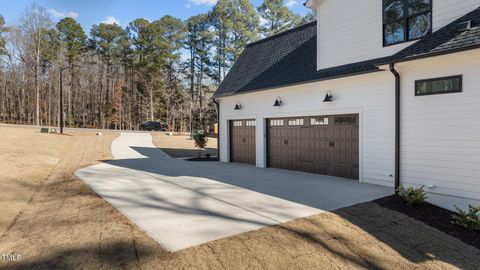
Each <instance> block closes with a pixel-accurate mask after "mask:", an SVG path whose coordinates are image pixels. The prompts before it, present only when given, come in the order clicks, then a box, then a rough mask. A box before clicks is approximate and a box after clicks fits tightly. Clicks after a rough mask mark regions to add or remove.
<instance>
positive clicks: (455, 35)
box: [379, 8, 480, 64]
mask: <svg viewBox="0 0 480 270" xmlns="http://www.w3.org/2000/svg"><path fill="white" fill-rule="evenodd" d="M468 21H470V22H471V29H470V30H462V29H464V28H465V26H466V24H465V22H468ZM475 48H480V8H477V9H475V10H474V11H472V12H470V13H468V14H466V15H465V16H463V17H461V18H459V19H458V20H456V21H454V22H452V23H450V24H448V25H447V26H445V27H443V28H441V29H439V30H438V31H436V32H434V33H432V34H431V35H428V36H426V37H425V38H423V39H422V40H420V41H418V42H417V43H415V44H413V45H411V46H409V47H407V48H405V49H404V50H402V51H400V52H398V53H396V54H394V55H393V56H391V57H389V58H388V59H387V61H385V62H384V63H394V62H402V61H408V60H413V59H419V58H425V57H430V56H435V55H441V54H448V53H452V52H456V51H459V50H469V49H475ZM379 64H380V63H379Z"/></svg>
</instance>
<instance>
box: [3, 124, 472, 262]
mask: <svg viewBox="0 0 480 270" xmlns="http://www.w3.org/2000/svg"><path fill="white" fill-rule="evenodd" d="M116 136H117V135H116V134H115V133H105V134H104V135H103V136H99V137H97V136H95V132H93V131H76V132H71V133H69V136H67V135H64V136H60V135H52V134H40V133H39V132H38V130H37V129H22V128H8V127H2V126H0V188H1V190H2V196H0V203H1V207H0V224H1V225H0V253H1V254H21V255H22V258H23V260H21V261H18V262H8V263H7V262H4V261H0V269H332V268H338V269H372V268H377V269H378V268H380V269H412V268H421V269H438V268H441V269H455V268H463V269H476V268H478V265H480V251H479V250H478V249H475V248H473V247H471V246H469V245H466V244H464V243H463V242H461V241H459V240H457V239H455V238H453V237H451V236H448V235H446V234H444V233H442V232H440V231H438V230H436V229H433V228H431V227H429V226H427V225H425V224H423V223H421V222H419V221H416V220H413V219H411V218H409V217H407V216H405V215H403V214H401V213H399V212H396V211H392V210H389V209H387V208H384V207H381V206H380V205H378V204H376V203H373V202H370V203H365V204H361V205H357V206H353V207H349V208H345V209H340V210H338V211H335V212H333V213H325V214H321V215H317V216H312V217H308V218H304V219H299V220H294V221H291V222H289V223H286V224H281V225H276V226H271V227H266V228H263V229H260V230H257V231H251V232H247V233H244V234H240V235H236V236H233V237H229V238H225V239H221V240H218V241H214V242H210V243H207V244H204V245H200V246H196V247H193V248H189V249H185V250H181V251H178V252H175V253H169V252H167V251H165V250H164V249H162V248H161V246H160V245H159V244H157V243H156V242H155V241H153V240H152V239H151V238H150V237H148V236H147V235H146V234H145V233H144V232H143V231H141V230H140V229H139V228H138V227H137V226H136V225H135V224H133V223H131V222H130V221H129V220H128V219H127V218H126V217H124V216H123V215H122V214H120V213H119V212H118V211H117V210H115V209H114V208H113V207H111V206H110V205H109V204H108V203H107V202H105V201H104V200H103V199H102V198H100V197H99V196H97V195H96V194H95V193H94V192H93V191H92V190H91V189H90V188H89V187H88V186H86V185H85V184H83V182H82V181H81V180H79V179H78V178H77V177H75V176H74V175H73V172H74V171H75V170H77V169H79V168H82V167H86V166H89V165H91V164H95V163H97V162H99V160H105V159H109V158H110V155H111V154H110V144H111V142H112V141H113V140H114V139H115V138H116ZM162 136H163V135H162ZM168 138H170V141H166V139H165V141H163V140H162V137H158V136H155V137H154V142H155V143H156V145H157V146H159V147H161V148H167V149H180V150H181V149H182V147H185V149H186V150H189V151H191V145H189V144H191V143H192V142H191V141H188V143H186V142H185V139H186V138H185V137H183V138H182V137H168ZM159 144H161V145H159ZM183 144H185V145H186V146H182V145H183ZM211 147H213V146H212V145H211ZM158 222H162V220H159V221H158Z"/></svg>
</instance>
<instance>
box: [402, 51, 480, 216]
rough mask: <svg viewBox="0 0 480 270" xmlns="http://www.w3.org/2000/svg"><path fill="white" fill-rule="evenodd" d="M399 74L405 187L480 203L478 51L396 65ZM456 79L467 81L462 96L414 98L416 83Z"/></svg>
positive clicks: (464, 83) (479, 53) (447, 95)
mask: <svg viewBox="0 0 480 270" xmlns="http://www.w3.org/2000/svg"><path fill="white" fill-rule="evenodd" d="M397 69H398V70H399V72H400V74H401V77H402V81H401V85H402V91H401V104H402V105H401V110H402V114H401V131H402V132H401V174H400V175H401V181H402V183H404V184H410V185H414V186H420V185H425V186H429V185H431V184H433V185H434V186H435V187H434V188H427V190H428V191H429V192H432V193H437V194H448V195H453V196H459V197H464V198H470V199H476V200H480V105H479V104H480V50H475V51H468V52H463V53H456V54H451V55H446V56H441V57H434V58H429V59H423V60H418V61H413V62H408V63H403V64H398V68H397ZM452 75H463V92H462V93H454V94H442V95H431V96H415V93H414V82H415V80H419V79H427V78H437V77H444V76H452ZM446 206H448V205H446ZM451 206H452V205H450V208H451Z"/></svg>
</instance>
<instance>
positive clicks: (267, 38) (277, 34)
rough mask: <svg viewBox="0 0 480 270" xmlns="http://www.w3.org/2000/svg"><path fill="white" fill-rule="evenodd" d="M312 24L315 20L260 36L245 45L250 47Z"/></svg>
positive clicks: (315, 22)
mask: <svg viewBox="0 0 480 270" xmlns="http://www.w3.org/2000/svg"><path fill="white" fill-rule="evenodd" d="M314 24H317V20H314V21H311V22H308V23H305V24H302V25H299V26H296V27H294V28H290V29H288V30H285V31H282V32H280V33H276V34H274V35H271V36H268V37H265V38H261V39H259V40H256V41H253V42H251V43H248V44H247V46H246V47H251V46H254V45H258V44H260V43H263V42H267V41H269V40H271V39H275V38H278V37H280V36H283V35H286V34H290V33H291V32H295V31H299V30H302V29H303V28H307V27H310V26H311V25H314Z"/></svg>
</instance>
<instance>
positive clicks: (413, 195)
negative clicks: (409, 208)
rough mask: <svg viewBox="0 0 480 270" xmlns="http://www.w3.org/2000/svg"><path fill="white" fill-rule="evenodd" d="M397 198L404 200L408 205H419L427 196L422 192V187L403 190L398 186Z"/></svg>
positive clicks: (403, 188)
mask: <svg viewBox="0 0 480 270" xmlns="http://www.w3.org/2000/svg"><path fill="white" fill-rule="evenodd" d="M397 193H398V196H400V198H402V199H404V200H405V201H406V202H407V203H408V204H409V205H414V204H419V203H422V202H424V201H425V200H426V199H427V198H428V196H427V193H426V192H425V190H423V186H422V187H420V188H413V187H409V188H405V187H403V186H400V187H399V188H398V189H397Z"/></svg>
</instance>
